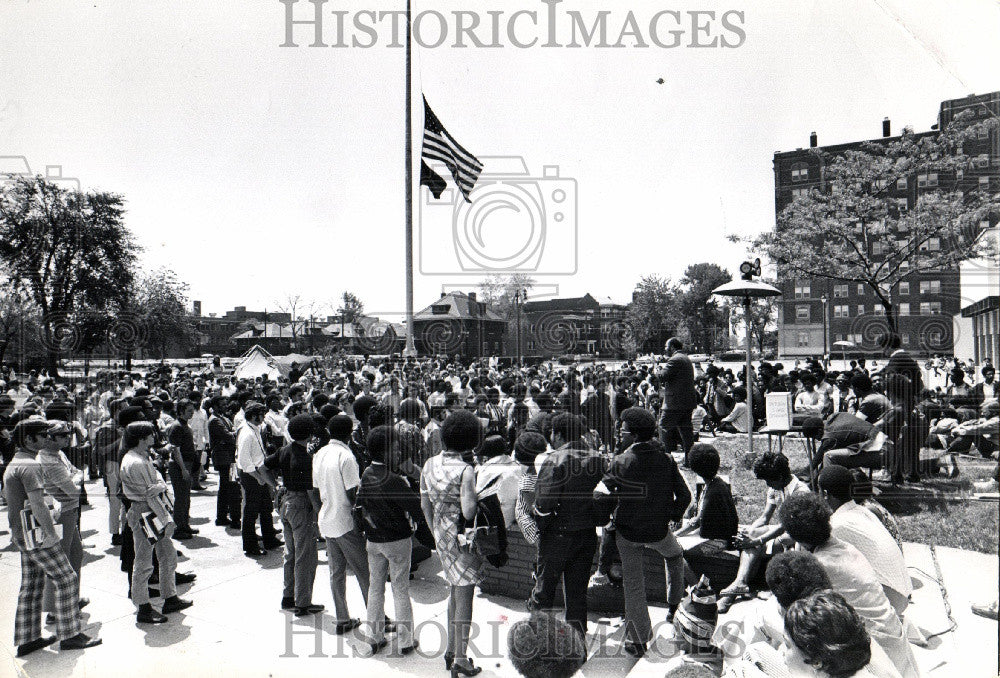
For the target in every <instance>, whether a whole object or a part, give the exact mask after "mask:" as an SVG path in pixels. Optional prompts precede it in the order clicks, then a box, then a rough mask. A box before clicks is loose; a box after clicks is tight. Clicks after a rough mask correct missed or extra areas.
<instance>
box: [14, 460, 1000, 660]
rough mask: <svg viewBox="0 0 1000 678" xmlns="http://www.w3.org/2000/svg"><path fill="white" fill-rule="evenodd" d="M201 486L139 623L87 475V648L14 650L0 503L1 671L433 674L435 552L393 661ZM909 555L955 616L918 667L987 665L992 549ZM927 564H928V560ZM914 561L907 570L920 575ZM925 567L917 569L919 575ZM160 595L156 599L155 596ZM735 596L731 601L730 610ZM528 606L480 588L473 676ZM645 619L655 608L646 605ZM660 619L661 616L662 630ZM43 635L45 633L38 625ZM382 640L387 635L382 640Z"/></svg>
mask: <svg viewBox="0 0 1000 678" xmlns="http://www.w3.org/2000/svg"><path fill="white" fill-rule="evenodd" d="M208 487H209V490H210V491H209V492H202V493H195V495H194V496H193V497H192V509H191V512H192V516H194V518H193V520H192V524H193V525H195V526H196V527H198V528H199V529H200V530H201V534H200V535H198V536H197V537H196V538H194V539H191V540H188V541H184V542H177V545H178V548H179V549H180V550H181V551H182V552H183V553H184V556H183V557H182V558H181V559H180V563H179V565H178V569H179V570H180V571H194V572H196V573H197V574H198V579H197V580H196V581H195V583H194V584H193V585H187V586H183V587H181V590H180V593H181V595H182V596H183V597H185V598H190V599H191V600H192V601H194V606H193V607H191V608H189V609H188V610H185V611H184V612H182V613H180V614H174V615H171V616H170V621H169V622H168V623H166V624H160V625H142V626H140V625H138V624H136V621H135V610H134V607H133V605H132V603H131V601H130V600H129V599H128V597H127V590H126V577H125V573H124V572H122V571H121V569H120V560H119V558H118V548H117V547H111V546H110V537H109V535H108V531H107V500H106V498H105V496H104V494H103V486H102V485H101V484H100V483H99V482H91V483H88V492H89V494H90V502H91V504H92V507H91V508H90V509H88V510H85V511H84V513H83V519H82V524H83V538H84V539H83V540H84V544H85V546H86V553H85V557H84V569H83V576H82V594H83V595H84V596H87V597H89V598H90V600H91V603H90V605H89V606H88V607H87V608H86V609H85V610H84V617H85V624H86V631H87V632H88V633H92V634H97V635H99V636H100V637H101V638H102V639H103V640H104V643H103V645H101V646H99V647H96V648H92V649H89V650H86V651H74V652H59V651H56V650H51V649H46V650H41V651H38V652H36V653H34V654H33V655H30V656H29V657H27V658H26V659H25V660H20V659H16V658H14V648H13V646H12V639H13V619H14V610H15V607H16V604H17V590H18V586H19V582H20V559H19V556H18V554H17V552H16V551H15V550H13V546H12V545H11V544H10V541H9V540H10V537H9V534H7V516H6V509H3V510H2V511H0V514H2V515H0V546H2V547H3V549H2V551H0V678H6V677H7V676H30V677H31V678H68V677H70V676H101V677H102V678H103V677H105V676H107V677H117V676H129V677H130V678H131V677H134V676H135V675H137V674H145V675H153V676H160V675H169V676H173V677H174V678H195V677H200V676H212V675H220V674H222V675H239V676H248V677H256V676H259V677H260V678H270V677H272V676H281V677H282V678H288V677H294V676H314V675H317V674H321V673H326V672H329V671H336V672H337V673H338V674H340V675H346V676H350V678H360V677H361V676H376V675H378V676H393V675H407V676H428V677H430V676H445V675H447V674H446V672H445V670H444V662H443V660H442V658H441V657H442V655H443V645H444V642H445V641H444V635H443V634H444V632H445V621H446V614H447V586H446V584H445V582H444V580H443V579H442V577H441V575H440V566H439V565H438V562H437V558H436V557H434V558H432V559H431V560H428V561H425V562H424V563H423V564H421V567H420V570H419V571H418V572H417V574H416V577H415V579H414V580H413V581H412V582H411V597H412V599H413V610H414V618H415V621H416V624H417V629H416V631H417V637H418V639H419V641H420V646H421V647H420V650H419V651H418V652H417V653H414V654H413V655H410V656H407V657H403V656H400V655H399V653H398V652H396V651H393V650H392V649H391V646H390V651H389V652H388V653H387V652H386V651H383V652H382V653H380V654H379V655H377V656H376V657H374V658H369V657H366V656H364V655H365V654H367V650H366V646H365V645H364V644H363V643H361V642H360V641H359V640H358V639H357V638H356V637H353V636H349V637H344V636H338V635H336V634H335V633H334V631H333V625H334V620H333V617H332V615H331V614H330V612H331V610H332V608H333V602H332V598H331V595H330V588H329V584H328V578H327V577H328V570H327V565H326V557H325V552H324V550H322V549H321V550H320V566H319V569H318V570H317V577H316V587H315V592H314V598H313V600H314V602H317V603H322V604H324V605H326V606H327V611H326V612H324V613H323V614H321V615H317V616H315V617H306V618H302V619H296V618H295V617H294V616H292V615H291V614H290V613H288V612H281V611H280V610H279V606H280V600H281V582H282V574H281V553H280V551H271V552H269V553H268V554H267V556H265V557H263V558H261V559H257V560H255V559H251V558H247V557H245V556H244V555H243V551H242V545H241V541H240V537H239V534H238V533H237V532H236V531H235V530H226V529H225V528H221V527H217V526H216V525H214V517H215V495H214V488H215V482H214V476H210V478H209V483H208ZM906 555H907V562H908V563H909V564H910V565H911V566H912V567H911V572H912V573H913V576H914V579H915V581H916V582H917V583H918V584H919V586H918V587H917V590H916V591H915V593H914V605H913V606H912V609H914V615H913V619H914V621H915V622H916V623H917V624H918V626H920V627H921V628H922V629H923V630H924V631H925V632H926V633H936V632H940V631H944V630H945V629H947V628H948V627H949V625H950V623H949V620H948V616H947V614H946V607H945V599H944V598H943V597H942V594H941V591H940V589H939V587H938V585H937V583H936V582H935V581H933V579H931V577H936V576H937V575H936V571H937V569H936V568H939V569H940V571H941V573H942V575H943V581H944V585H945V589H946V591H947V602H948V603H949V604H950V607H951V611H952V615H953V617H954V619H955V621H956V622H957V623H958V626H957V628H956V629H955V630H953V631H951V632H948V633H945V634H944V635H942V636H939V637H937V638H934V639H933V640H932V641H931V645H930V647H929V648H928V649H926V650H925V649H921V648H916V653H917V658H918V661H919V662H920V665H921V667H922V669H923V671H924V673H925V675H930V676H956V675H957V676H963V678H974V677H977V676H995V675H997V624H996V622H992V621H989V620H986V619H982V618H980V617H976V616H974V615H972V613H971V612H970V611H969V604H970V602H972V601H977V602H978V601H981V600H984V599H986V598H989V597H991V596H992V597H995V596H996V595H997V574H998V567H997V566H998V559H997V558H996V557H991V556H988V555H984V554H977V553H969V552H962V551H956V550H954V549H945V548H938V549H935V552H934V553H932V551H931V549H930V548H929V547H927V546H921V545H915V544H908V545H907V552H906ZM935 561H936V564H935ZM913 568H919V570H921V571H922V572H918V571H916V570H915V569H913ZM924 573H926V574H924ZM347 590H348V598H349V602H350V607H351V611H352V614H353V616H355V617H363V616H364V607H363V602H362V599H361V593H360V590H359V588H358V586H357V584H356V582H355V581H354V579H353V578H349V580H348V589H347ZM391 601H392V596H391V595H388V594H387V602H386V605H387V607H388V609H387V613H388V614H389V616H392V610H391V605H392V603H391ZM159 602H160V601H159V600H154V604H155V605H159ZM738 610H739V606H738V605H737V606H735V607H734V612H738ZM526 616H527V612H526V611H525V608H524V602H523V601H521V600H512V599H508V598H503V597H499V596H486V595H483V594H478V595H477V597H476V601H475V607H474V618H475V621H476V622H477V625H478V636H477V637H476V638H474V639H473V642H472V645H473V647H474V649H473V650H472V652H471V654H472V656H473V657H474V658H475V662H476V664H477V665H479V666H482V667H483V668H484V671H483V673H482V674H481V675H482V676H483V678H492V677H494V676H496V677H499V676H513V675H515V671H514V669H513V667H512V666H511V665H510V662H509V661H508V660H507V658H506V655H507V650H506V647H507V642H506V639H507V631H508V629H509V628H510V625H511V624H513V623H514V622H515V621H517V620H518V619H521V618H524V617H526ZM651 616H652V617H653V619H654V622H655V621H656V620H657V619H660V618H661V617H662V615H660V614H659V611H656V610H654V611H653V614H652V615H651ZM591 621H592V623H591V631H592V634H591V638H590V640H589V642H590V645H591V659H590V660H589V661H588V662H587V664H586V665H585V666H584V668H583V669H582V671H581V675H583V676H586V677H587V678H597V677H600V676H622V675H626V674H628V675H631V676H639V675H643V676H645V675H656V676H663V674H664V673H665V671H666V669H667V668H668V667H669V666H670V665H671V664H672V663H673V662H674V661H677V659H676V658H673V659H672V658H671V657H669V656H663V655H659V656H657V655H656V654H654V653H650V654H647V656H646V657H645V658H644V659H643V660H641V661H640V662H636V661H635V660H634V659H632V658H630V657H628V656H627V655H625V654H624V653H623V652H622V651H621V636H622V633H621V631H622V630H621V620H620V619H604V620H601V619H598V618H597V617H596V616H592V620H591ZM661 628H662V626H661ZM47 632H48V633H51V632H52V629H51V628H49V629H47ZM670 636H671V632H670V630H669V629H666V628H663V633H662V634H661V643H660V647H661V648H664V649H663V652H666V653H669V648H671V647H672V645H671V644H670V643H669V642H663V641H669V639H670ZM390 638H392V636H390Z"/></svg>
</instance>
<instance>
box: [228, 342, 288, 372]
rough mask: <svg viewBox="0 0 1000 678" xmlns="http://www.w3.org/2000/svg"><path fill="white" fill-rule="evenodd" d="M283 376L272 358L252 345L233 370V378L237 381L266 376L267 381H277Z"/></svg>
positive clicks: (258, 347) (261, 349) (255, 345)
mask: <svg viewBox="0 0 1000 678" xmlns="http://www.w3.org/2000/svg"><path fill="white" fill-rule="evenodd" d="M282 374H284V372H283V371H282V369H281V367H280V366H279V365H278V363H277V361H276V360H275V359H274V357H273V356H272V355H271V354H270V353H268V352H267V351H265V350H264V349H263V348H261V347H260V346H259V345H258V344H254V345H253V347H251V348H250V350H249V351H247V352H246V353H244V354H243V357H242V358H240V362H239V364H237V365H236V369H234V370H233V376H234V377H236V378H237V379H255V378H256V377H262V376H264V375H267V378H268V379H277V378H278V377H279V376H281V375H282Z"/></svg>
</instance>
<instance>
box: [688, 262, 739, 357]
mask: <svg viewBox="0 0 1000 678" xmlns="http://www.w3.org/2000/svg"><path fill="white" fill-rule="evenodd" d="M732 279H733V276H731V275H730V274H729V271H727V270H725V269H724V268H722V267H721V266H719V265H718V264H712V263H707V262H706V263H701V264H692V265H690V266H688V267H687V269H686V270H685V271H684V277H683V278H681V287H682V288H684V290H683V293H682V294H681V296H680V300H679V302H680V312H681V315H682V317H683V321H684V326H685V327H686V328H687V329H688V331H689V332H690V335H691V342H692V344H693V349H694V350H698V351H702V352H705V353H712V352H713V351H714V350H715V349H716V348H717V347H718V346H719V345H720V341H719V339H718V335H719V334H720V332H726V330H727V329H728V321H727V320H728V319H727V310H726V308H725V307H724V306H721V305H720V304H719V300H718V299H717V298H716V297H715V296H714V295H713V294H712V292H713V290H715V288H716V287H718V286H719V285H724V284H725V283H727V282H729V281H730V280H732Z"/></svg>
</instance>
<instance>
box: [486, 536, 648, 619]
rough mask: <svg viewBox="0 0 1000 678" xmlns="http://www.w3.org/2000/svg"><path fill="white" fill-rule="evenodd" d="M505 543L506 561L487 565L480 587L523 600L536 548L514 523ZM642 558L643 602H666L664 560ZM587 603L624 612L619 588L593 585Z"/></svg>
mask: <svg viewBox="0 0 1000 678" xmlns="http://www.w3.org/2000/svg"><path fill="white" fill-rule="evenodd" d="M507 542H508V543H507V558H508V560H507V564H506V565H504V566H503V567H501V568H495V567H493V566H491V565H489V564H487V566H486V576H485V577H484V578H483V583H482V586H480V589H481V590H482V591H483V593H489V594H493V595H499V596H504V597H506V598H513V599H515V600H521V601H526V600H527V599H528V596H529V595H530V594H531V589H532V588H533V586H534V580H533V579H532V576H531V573H532V570H533V569H534V566H535V557H536V549H535V546H534V545H533V544H529V543H528V542H527V541H526V540H525V539H524V536H523V535H522V534H521V530H520V529H519V528H518V527H517V525H516V524H515V525H514V526H512V527H511V528H510V530H509V531H508V532H507ZM645 559H646V563H645V565H646V567H645V569H646V601H647V602H648V603H650V604H654V603H658V604H660V605H666V602H667V592H666V588H667V587H666V574H665V572H664V567H663V559H662V558H660V557H659V556H657V555H656V554H654V553H652V552H648V553H646V555H645ZM595 571H597V554H594V562H593V564H592V565H591V572H595ZM556 605H562V590H561V588H560V591H559V593H558V595H557V596H556ZM587 605H588V608H589V609H590V610H591V611H593V612H603V613H607V614H617V615H620V614H623V613H624V610H625V603H624V600H623V598H622V589H621V588H620V587H614V586H592V587H590V589H589V590H588V591H587Z"/></svg>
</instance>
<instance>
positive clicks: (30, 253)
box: [0, 176, 139, 374]
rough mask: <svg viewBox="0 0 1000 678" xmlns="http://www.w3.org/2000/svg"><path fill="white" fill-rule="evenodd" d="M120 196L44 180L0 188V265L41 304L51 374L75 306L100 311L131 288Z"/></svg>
mask: <svg viewBox="0 0 1000 678" xmlns="http://www.w3.org/2000/svg"><path fill="white" fill-rule="evenodd" d="M124 214H125V210H124V201H123V199H122V197H121V196H120V195H116V194H114V193H105V192H96V191H88V192H82V191H81V192H77V191H69V190H66V189H64V188H61V187H59V186H57V185H56V184H53V183H50V182H48V181H46V180H45V179H44V178H42V177H40V176H39V177H17V178H13V179H11V180H10V181H9V182H7V183H6V184H5V185H3V186H2V187H0V265H2V266H3V268H4V269H5V272H6V274H7V275H8V277H9V279H10V280H11V282H12V283H13V287H14V289H15V290H17V291H20V292H23V293H24V294H25V295H26V296H27V297H28V298H29V299H30V300H31V301H32V302H33V303H34V304H35V305H36V307H37V308H38V311H39V314H40V325H41V334H42V337H41V339H42V344H43V345H44V347H45V353H46V364H47V367H48V369H49V371H50V373H51V374H57V373H58V368H59V356H60V347H61V346H62V345H63V343H64V342H63V339H62V337H61V336H60V331H59V329H58V328H60V327H66V323H67V318H70V317H71V316H72V314H73V311H74V309H75V308H76V307H77V306H78V305H79V304H86V305H89V306H92V307H96V308H104V307H106V306H107V305H108V304H109V303H111V302H112V301H113V300H115V299H117V298H118V297H120V295H121V293H122V292H123V291H124V290H128V289H130V288H131V286H132V281H133V277H134V273H133V272H134V267H135V262H136V256H137V253H138V250H139V248H138V246H137V245H136V243H135V239H134V238H133V236H132V233H131V231H130V230H129V229H128V227H126V226H125V223H124Z"/></svg>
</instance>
